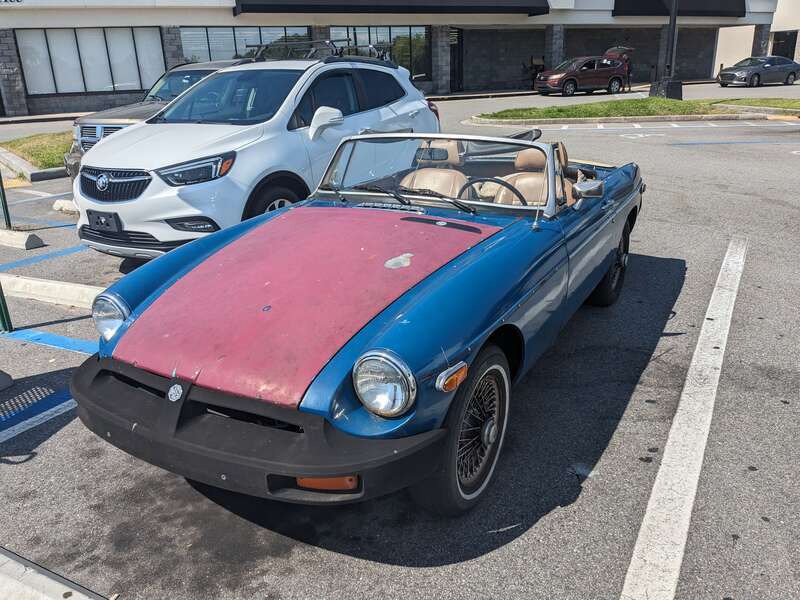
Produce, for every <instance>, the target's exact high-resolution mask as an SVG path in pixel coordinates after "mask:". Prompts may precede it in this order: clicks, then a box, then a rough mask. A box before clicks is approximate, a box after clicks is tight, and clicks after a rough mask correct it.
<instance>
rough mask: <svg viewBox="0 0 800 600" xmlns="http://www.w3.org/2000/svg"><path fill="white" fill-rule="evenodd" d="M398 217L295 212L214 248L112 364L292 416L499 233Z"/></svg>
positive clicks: (143, 319) (132, 332) (149, 314)
mask: <svg viewBox="0 0 800 600" xmlns="http://www.w3.org/2000/svg"><path fill="white" fill-rule="evenodd" d="M443 222H444V221H439V223H440V224H439V225H437V220H436V219H434V218H430V217H420V216H417V215H414V214H404V213H402V212H399V211H387V210H380V209H358V208H321V207H301V208H296V209H293V210H289V211H287V212H286V213H285V214H283V215H281V216H279V217H276V218H274V219H272V220H270V221H268V222H267V223H265V224H264V225H262V226H260V227H258V228H256V229H254V230H253V231H250V232H249V233H247V234H245V235H244V236H242V237H241V238H239V239H238V240H236V241H234V242H232V243H231V244H229V245H228V246H225V247H224V248H222V249H221V250H219V251H218V252H217V253H215V254H214V255H213V256H211V257H209V258H208V259H207V260H206V261H204V262H203V263H201V264H200V265H198V266H197V267H196V268H194V269H193V270H192V271H190V272H189V273H187V274H186V275H185V276H184V277H182V278H181V279H179V280H178V281H177V282H175V284H174V285H172V286H171V287H170V288H169V289H167V290H166V291H165V292H164V293H163V294H162V295H161V296H160V297H159V298H157V299H156V300H155V302H153V304H152V305H151V306H150V307H149V308H148V309H147V310H146V311H145V312H144V313H143V314H142V315H141V316H140V317H139V318H138V319H137V320H136V321H135V322H134V323H133V324H132V325H131V327H130V328H129V329H128V331H127V332H126V333H125V334H124V335H123V337H122V338H121V339H120V340H119V342H118V343H117V346H116V348H115V350H114V353H113V355H114V358H116V359H118V360H121V361H124V362H127V363H130V364H134V365H136V366H138V367H139V368H142V369H145V370H147V371H151V372H153V373H157V374H159V375H163V376H166V377H171V376H172V375H173V372H174V374H175V376H176V377H178V378H181V379H186V380H192V381H194V382H195V383H196V385H200V386H203V387H207V388H211V389H215V390H220V391H223V392H227V393H231V394H237V395H241V396H248V397H252V398H259V399H263V400H265V401H268V402H272V403H275V404H280V405H284V406H292V407H296V406H297V405H298V404H299V403H300V401H301V400H302V397H303V394H304V393H305V390H306V389H307V388H308V386H309V385H310V383H311V382H312V381H313V379H314V377H316V375H317V374H318V373H319V372H320V370H321V369H322V368H323V367H324V366H325V364H326V363H327V362H328V361H329V360H330V359H331V358H332V357H333V356H334V354H335V353H336V352H337V351H338V350H339V349H340V348H341V347H342V346H343V345H344V344H345V343H346V342H347V341H348V340H349V339H350V338H351V337H353V335H355V334H356V333H357V332H358V331H359V330H360V329H361V328H362V327H364V325H366V324H367V323H368V322H369V321H370V320H371V319H373V318H374V317H375V316H376V315H378V314H379V313H380V312H381V311H382V310H383V309H384V308H386V307H387V306H388V305H389V304H391V303H392V302H393V301H394V300H396V299H397V298H398V297H399V296H401V295H402V294H403V293H404V292H406V291H407V290H408V289H409V288H411V287H413V286H414V285H416V284H417V283H419V282H420V281H422V280H423V279H425V278H426V277H427V276H428V275H430V274H431V273H433V272H434V271H436V270H437V269H439V268H440V267H442V266H443V265H445V264H446V263H448V262H449V261H451V260H452V259H453V258H455V257H457V256H458V255H460V254H462V253H463V252H465V251H466V250H468V249H469V248H471V247H472V246H474V245H476V244H478V243H480V242H481V241H482V240H484V239H486V238H487V237H489V236H491V235H493V234H494V233H496V232H497V231H498V230H499V228H498V227H491V226H486V225H473V224H466V223H464V222H458V221H452V220H448V221H447V225H446V226H442V225H441V223H443Z"/></svg>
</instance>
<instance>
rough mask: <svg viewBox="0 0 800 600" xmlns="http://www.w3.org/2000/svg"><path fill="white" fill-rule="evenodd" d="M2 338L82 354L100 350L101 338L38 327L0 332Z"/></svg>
mask: <svg viewBox="0 0 800 600" xmlns="http://www.w3.org/2000/svg"><path fill="white" fill-rule="evenodd" d="M0 339H9V340H16V341H18V342H30V343H32V344H39V345H40V346H48V347H50V348H57V349H59V350H69V351H70V352H79V353H81V354H94V353H96V352H97V350H98V344H99V340H83V339H79V338H71V337H67V336H63V335H57V334H55V333H49V332H47V331H38V330H36V329H17V330H16V331H12V332H10V333H0Z"/></svg>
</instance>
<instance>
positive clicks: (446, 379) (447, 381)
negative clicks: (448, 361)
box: [436, 362, 469, 392]
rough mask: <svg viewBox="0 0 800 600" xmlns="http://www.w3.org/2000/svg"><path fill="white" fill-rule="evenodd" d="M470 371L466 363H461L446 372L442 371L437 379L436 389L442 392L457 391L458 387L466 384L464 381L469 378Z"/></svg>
mask: <svg viewBox="0 0 800 600" xmlns="http://www.w3.org/2000/svg"><path fill="white" fill-rule="evenodd" d="M468 371H469V367H468V366H467V363H465V362H460V363H458V364H457V365H454V366H452V367H450V368H449V369H447V370H446V371H442V372H441V373H439V376H438V377H437V378H436V389H437V390H439V391H440V392H454V391H456V390H457V389H458V386H460V385H461V384H462V383H464V380H465V379H466V378H467V372H468Z"/></svg>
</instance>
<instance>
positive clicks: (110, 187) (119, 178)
mask: <svg viewBox="0 0 800 600" xmlns="http://www.w3.org/2000/svg"><path fill="white" fill-rule="evenodd" d="M102 175H104V176H105V178H106V179H107V182H106V186H105V188H104V189H100V187H102V185H100V186H99V185H98V183H97V180H98V179H99V178H100V176H102ZM151 180H152V177H151V176H150V173H148V172H147V171H134V170H130V171H117V170H109V169H95V168H93V167H83V168H82V169H81V193H82V194H83V195H84V196H86V197H88V198H92V199H93V200H99V201H100V202H124V201H125V200H134V199H136V198H138V197H139V196H141V195H142V192H144V190H145V189H146V188H147V186H148V185H149V184H150V181H151Z"/></svg>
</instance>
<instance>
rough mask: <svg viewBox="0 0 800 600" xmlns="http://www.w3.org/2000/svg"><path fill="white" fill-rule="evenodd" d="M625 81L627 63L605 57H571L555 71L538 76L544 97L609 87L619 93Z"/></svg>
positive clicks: (537, 80) (568, 94) (538, 82)
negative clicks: (558, 93)
mask: <svg viewBox="0 0 800 600" xmlns="http://www.w3.org/2000/svg"><path fill="white" fill-rule="evenodd" d="M624 83H625V63H624V62H622V61H621V60H618V59H616V58H610V57H604V56H582V57H580V58H570V59H568V60H565V61H564V62H563V63H561V64H560V65H558V66H557V67H556V68H555V69H553V70H551V71H542V72H541V73H539V75H538V77H536V91H537V92H539V93H540V94H541V95H542V96H547V95H548V94H552V93H557V92H561V93H562V94H563V95H564V96H572V95H573V94H574V93H575V92H581V91H585V92H589V93H591V92H593V91H594V90H608V93H609V94H616V93H618V92H620V91H621V90H622V89H623V84H624Z"/></svg>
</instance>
